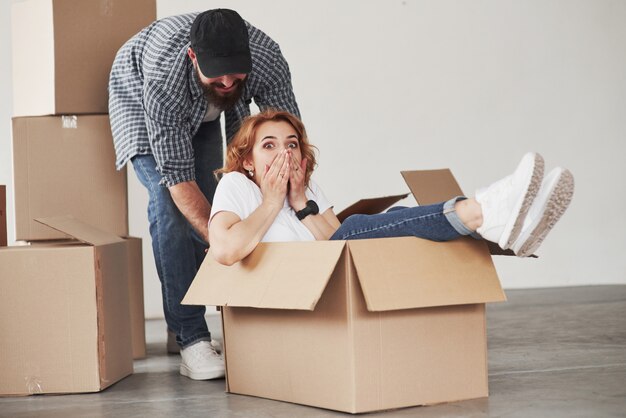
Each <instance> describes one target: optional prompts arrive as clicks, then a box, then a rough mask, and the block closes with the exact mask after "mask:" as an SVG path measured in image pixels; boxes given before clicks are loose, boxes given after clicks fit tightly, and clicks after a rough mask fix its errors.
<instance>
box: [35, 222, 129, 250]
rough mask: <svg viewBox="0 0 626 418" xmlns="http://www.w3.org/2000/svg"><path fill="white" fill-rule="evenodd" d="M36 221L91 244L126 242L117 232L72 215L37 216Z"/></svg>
mask: <svg viewBox="0 0 626 418" xmlns="http://www.w3.org/2000/svg"><path fill="white" fill-rule="evenodd" d="M35 221H37V222H39V223H41V224H44V225H47V226H49V227H50V228H53V229H56V230H57V231H61V232H63V233H64V234H67V235H69V236H71V237H74V238H76V239H77V240H79V241H82V242H86V243H87V244H91V245H105V244H112V243H114V242H124V240H123V239H122V238H120V237H118V236H117V235H115V234H112V233H110V232H105V231H101V230H99V229H97V228H94V227H93V226H91V225H88V224H86V223H84V222H81V221H79V220H77V219H74V218H72V217H71V216H59V217H51V218H37V219H35Z"/></svg>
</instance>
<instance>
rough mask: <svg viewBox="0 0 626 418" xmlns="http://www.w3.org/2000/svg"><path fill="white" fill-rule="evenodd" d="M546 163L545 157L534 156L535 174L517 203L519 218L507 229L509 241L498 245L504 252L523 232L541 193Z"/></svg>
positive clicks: (533, 173)
mask: <svg viewBox="0 0 626 418" xmlns="http://www.w3.org/2000/svg"><path fill="white" fill-rule="evenodd" d="M544 166H545V163H544V161H543V157H542V156H541V155H540V154H537V153H535V154H534V161H533V172H532V174H531V176H530V179H529V180H528V187H527V188H526V193H525V194H524V197H523V198H522V199H521V200H520V202H518V203H517V206H518V207H519V211H517V216H516V217H515V221H514V222H513V225H512V226H508V227H507V228H505V231H506V230H507V229H509V228H510V230H511V232H510V233H509V236H508V239H507V240H506V242H499V243H498V245H500V247H501V248H502V249H503V250H506V249H508V248H511V246H512V245H513V243H514V242H515V241H516V240H517V238H518V237H519V235H520V233H521V232H522V226H524V218H525V217H526V214H527V213H528V211H529V210H530V207H531V206H532V203H533V200H535V197H536V196H537V193H539V188H540V187H541V181H542V180H543V170H544ZM505 236H506V233H504V234H503V237H505Z"/></svg>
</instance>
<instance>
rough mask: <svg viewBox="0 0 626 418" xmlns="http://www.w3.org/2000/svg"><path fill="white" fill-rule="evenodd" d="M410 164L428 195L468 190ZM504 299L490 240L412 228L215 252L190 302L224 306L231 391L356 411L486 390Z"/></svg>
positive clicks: (419, 191)
mask: <svg viewBox="0 0 626 418" xmlns="http://www.w3.org/2000/svg"><path fill="white" fill-rule="evenodd" d="M403 175H404V178H405V180H406V182H407V184H408V185H409V187H410V188H411V191H412V192H413V195H414V196H415V198H416V200H417V201H418V202H420V203H421V204H428V203H434V202H439V201H444V200H447V199H449V198H451V197H454V196H457V195H461V194H462V193H461V191H460V188H459V187H458V184H457V183H456V181H455V180H454V178H453V176H452V174H451V173H450V171H449V170H435V171H413V172H404V173H403ZM401 197H402V196H401V195H400V196H395V197H393V196H392V197H391V203H389V204H393V200H394V199H397V200H399V199H400V198H401ZM383 199H386V200H385V202H390V198H383ZM370 203H371V204H372V205H373V206H378V208H377V210H380V209H381V208H380V206H381V205H383V206H384V205H385V204H387V203H381V201H380V200H378V199H374V200H371V201H370ZM359 205H361V207H360V209H359V210H358V211H359V212H360V213H370V212H371V211H370V209H369V208H368V207H366V206H369V204H368V202H366V203H363V202H361V203H359ZM505 299H506V298H505V295H504V292H503V290H502V288H501V286H500V282H499V280H498V277H497V274H496V270H495V267H494V265H493V262H492V260H491V256H490V253H489V249H488V246H487V244H486V243H485V242H484V241H480V240H475V239H473V238H469V237H466V238H462V239H458V240H455V241H451V242H446V243H438V242H432V241H428V240H423V239H418V238H413V237H404V238H386V239H367V240H355V241H313V242H290V243H262V244H260V245H259V246H258V247H257V248H256V249H255V251H253V252H252V254H250V255H249V256H248V257H246V258H245V259H244V260H242V261H241V262H239V263H237V264H235V265H233V266H230V267H227V266H223V265H221V264H219V263H217V262H216V261H215V260H214V258H213V257H211V256H210V255H209V256H208V257H206V259H205V261H204V263H203V265H202V266H201V268H200V270H199V272H198V274H197V276H196V278H195V280H194V282H193V283H192V285H191V287H190V289H189V291H188V293H187V295H186V296H185V298H184V300H183V303H185V304H199V305H216V306H222V307H223V309H222V321H223V328H224V330H223V331H224V347H225V359H226V374H227V391H229V392H232V393H239V394H246V395H253V396H259V397H264V398H270V399H277V400H282V401H288V402H295V403H300V404H305V405H312V406H316V407H322V408H328V409H334V410H338V411H344V412H350V413H359V412H368V411H377V410H385V409H392V408H400V407H407V406H414V405H427V404H436V403H441V402H449V401H458V400H465V399H472V398H479V397H486V396H488V375H487V341H486V320H485V303H486V302H496V301H503V300H505Z"/></svg>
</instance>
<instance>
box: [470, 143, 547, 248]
mask: <svg viewBox="0 0 626 418" xmlns="http://www.w3.org/2000/svg"><path fill="white" fill-rule="evenodd" d="M543 166H544V163H543V158H542V157H541V155H539V154H537V153H534V152H529V153H527V154H525V155H524V157H522V160H521V161H520V163H519V164H518V166H517V168H516V169H515V171H514V172H513V174H511V175H508V176H506V177H505V178H503V179H501V180H498V181H497V182H495V183H492V184H491V185H490V186H488V187H485V188H482V189H479V190H477V191H476V201H477V202H478V203H480V205H481V208H482V212H483V224H482V225H481V226H480V227H479V228H478V229H477V230H476V232H478V233H479V234H480V235H481V236H482V237H483V238H484V239H486V240H488V241H492V242H495V243H496V244H498V245H499V246H500V248H502V249H503V250H506V249H507V248H509V247H510V246H511V245H513V242H515V240H516V239H517V237H518V236H519V234H520V231H521V230H522V225H523V222H524V217H525V216H526V213H528V210H529V209H530V206H531V204H532V202H533V199H534V198H535V196H536V195H537V192H538V191H539V187H540V186H541V179H542V177H543Z"/></svg>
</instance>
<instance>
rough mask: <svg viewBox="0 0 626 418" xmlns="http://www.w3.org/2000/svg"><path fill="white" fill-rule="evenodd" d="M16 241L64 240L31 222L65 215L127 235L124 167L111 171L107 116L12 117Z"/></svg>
mask: <svg viewBox="0 0 626 418" xmlns="http://www.w3.org/2000/svg"><path fill="white" fill-rule="evenodd" d="M13 169H14V181H15V189H14V193H15V194H14V196H15V235H16V240H24V241H34V240H48V239H62V238H67V236H66V235H65V234H62V233H61V232H58V231H54V230H52V229H51V228H48V227H46V226H44V225H41V224H39V223H37V222H35V221H34V219H36V218H45V217H55V216H65V215H71V216H73V217H74V218H76V219H80V220H81V221H83V222H85V223H87V224H89V225H92V226H94V227H96V228H98V229H101V230H103V231H108V232H111V233H112V234H114V235H117V236H119V237H123V236H127V235H128V199H127V185H126V170H122V171H116V170H115V150H114V148H113V139H112V137H111V127H110V125H109V117H108V115H83V116H42V117H25V118H13Z"/></svg>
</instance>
